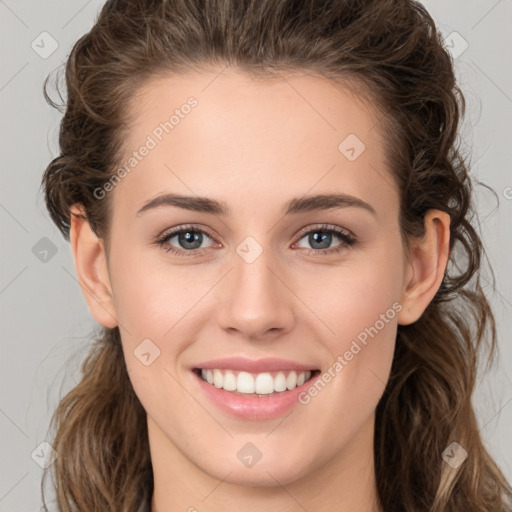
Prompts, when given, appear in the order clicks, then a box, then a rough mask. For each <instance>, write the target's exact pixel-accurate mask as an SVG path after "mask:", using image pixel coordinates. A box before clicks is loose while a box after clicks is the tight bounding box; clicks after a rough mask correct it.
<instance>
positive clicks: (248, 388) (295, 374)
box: [192, 368, 320, 398]
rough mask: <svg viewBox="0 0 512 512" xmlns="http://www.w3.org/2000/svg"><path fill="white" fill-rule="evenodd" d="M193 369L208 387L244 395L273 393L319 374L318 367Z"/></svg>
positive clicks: (269, 394)
mask: <svg viewBox="0 0 512 512" xmlns="http://www.w3.org/2000/svg"><path fill="white" fill-rule="evenodd" d="M192 371H193V372H194V373H195V374H196V375H197V376H198V377H199V378H200V379H201V380H202V381H204V382H205V383H207V384H209V385H210V386H211V387H214V388H217V389H222V390H224V391H227V392H229V393H231V394H233V395H239V396H243V397H257V398H264V397H273V396H279V395H283V394H287V392H289V391H293V390H295V389H296V388H299V387H302V386H303V385H304V384H306V383H307V382H309V381H311V380H313V379H314V378H315V377H317V376H318V375H319V374H320V370H319V369H312V370H305V371H295V370H278V371H268V372H259V373H252V372H246V371H241V370H232V369H223V368H213V369H210V368H208V369H205V368H193V369H192Z"/></svg>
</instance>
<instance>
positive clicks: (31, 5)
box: [0, 0, 512, 512]
mask: <svg viewBox="0 0 512 512" xmlns="http://www.w3.org/2000/svg"><path fill="white" fill-rule="evenodd" d="M102 5H103V1H102V0H88V1H86V0H67V1H65V2H64V1H60V2H58V1H56V0H46V1H43V0H37V1H36V0H25V1H23V0H20V1H14V0H0V34H1V36H0V37H1V62H2V65H1V67H0V74H1V75H0V103H1V130H2V132H1V153H0V155H1V180H2V181H1V188H0V227H1V240H2V243H1V265H0V311H1V319H0V321H1V325H0V332H1V336H2V357H1V359H0V365H1V366H0V379H1V383H0V390H1V396H0V429H1V436H0V450H1V451H0V461H1V479H0V512H22V511H29V510H30V511H34V510H39V507H40V505H41V500H40V479H41V474H42V469H41V467H40V465H41V464H44V461H47V460H50V459H49V458H48V457H47V455H48V454H49V453H51V451H50V447H49V446H48V445H46V444H44V443H45V442H46V437H45V436H46V434H47V429H48V423H49V419H50V416H51V413H52V412H53V410H54V409H55V406H56V404H57V403H58V398H59V396H60V395H61V394H62V393H64V392H65V391H67V390H68V389H69V388H70V387H71V386H73V385H74V384H75V383H76V382H77V380H78V376H79V374H78V367H79V363H80V361H81V359H82V358H83V355H84V354H85V353H86V350H87V348H88V343H89V341H90V339H91V333H92V332H93V330H94V329H95V327H96V324H95V322H94V321H93V319H92V317H91V316H90V314H89V310H88V308H87V305H86V302H85V299H84V297H83V295H82V292H81V290H80V288H79V285H78V282H77V280H76V275H75V270H74V264H73V260H72V255H71V249H70V246H69V243H67V242H66V241H65V240H64V239H63V238H62V236H61V235H60V233H59V231H58V230H57V229H56V227H55V226H54V225H53V224H52V222H51V221H50V218H49V216H48V214H47V212H46V209H45V206H44V200H43V197H42V194H40V193H39V185H40V181H41V176H42V174H43V171H44V169H45V167H46V165H47V164H48V163H49V161H50V160H51V159H52V158H53V157H55V156H56V155H57V154H58V145H57V136H58V123H59V121H60V117H61V116H60V114H59V113H58V112H57V111H56V110H54V109H52V108H50V107H49V106H48V105H47V103H46V102H45V100H44V98H43V94H42V84H43V81H44V79H45V77H46V76H47V74H48V73H49V72H51V71H52V70H54V69H56V68H57V67H59V66H61V65H62V64H63V62H65V60H66V57H67V55H68V54H69V52H70V50H71V48H72V46H73V44H74V43H75V41H76V40H77V39H78V38H79V37H80V36H81V35H82V34H83V33H85V32H86V31H88V30H89V28H90V27H91V26H92V24H93V22H94V20H95V17H96V15H97V13H98V11H99V9H100V7H101V6H102ZM425 5H426V7H427V8H428V10H429V11H430V13H431V14H432V16H433V17H434V19H435V20H436V23H437V24H438V27H439V28H440V30H441V31H442V33H443V36H445V37H446V40H447V44H448V46H449V47H450V48H451V51H452V54H453V56H454V60H455V63H456V72H457V76H458V80H459V85H460V86H461V88H462V90H463V92H464V94H465V97H466V100H467V114H466V117H465V120H464V124H463V126H462V130H461V136H462V138H463V144H464V147H465V148H466V149H467V150H468V151H470V152H471V155H472V157H471V161H470V163H471V164H472V173H473V175H475V176H476V177H477V178H478V179H480V180H481V181H483V182H484V183H486V184H487V185H489V186H491V187H492V188H493V189H494V190H495V191H496V193H497V195H498V198H499V206H498V205H497V204H496V200H495V198H494V196H493V195H492V194H491V193H490V192H489V191H488V190H487V189H486V188H485V187H477V191H476V193H477V204H478V212H479V215H480V220H481V229H482V235H483V237H484V240H485V243H486V246H487V252H488V255H489V258H490V260H491V263H492V265H493V267H494V271H495V276H496V289H495V290H493V289H492V287H491V285H490V282H491V281H490V278H489V277H486V278H485V280H484V283H485V286H486V290H487V291H488V292H489V296H490V299H491V301H492V304H493V306H494V309H495V314H496V318H497V321H498V329H499V343H500V359H499V364H498V365H497V366H495V367H494V368H493V369H492V371H491V372H489V373H487V374H485V375H483V379H481V381H480V382H479V385H478V389H477V393H476V395H475V401H474V402H475V409H476V412H477V415H478V423H479V426H480V430H481V433H482V436H483V438H484V441H485V443H486V445H487V447H488V449H489V450H490V452H491V454H492V455H493V456H494V457H495V459H496V460H497V461H498V463H499V464H500V466H501V467H502V469H503V471H504V472H505V475H506V477H507V478H508V479H509V481H510V480H512V457H511V455H512V437H511V436H510V432H511V425H512V378H511V377H510V375H511V373H512V347H511V335H510V332H511V331H512V272H511V263H512V261H511V257H510V253H511V250H512V229H511V220H512V173H511V171H510V149H511V147H512V144H511V143H512V135H511V128H512V126H511V125H512V115H511V114H512V72H511V65H510V60H508V61H507V58H508V56H509V55H510V53H511V50H512V31H511V30H510V22H511V21H512V2H511V0H498V1H496V0H478V1H477V0H471V1H469V0H450V1H449V2H447V1H445V0H429V1H428V2H425ZM52 97H54V98H56V95H55V94H53V96H52ZM41 443H43V444H41ZM45 454H46V455H45ZM469 456H471V454H469ZM42 461H43V462H42Z"/></svg>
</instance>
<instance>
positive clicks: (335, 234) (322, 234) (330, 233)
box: [297, 224, 356, 255]
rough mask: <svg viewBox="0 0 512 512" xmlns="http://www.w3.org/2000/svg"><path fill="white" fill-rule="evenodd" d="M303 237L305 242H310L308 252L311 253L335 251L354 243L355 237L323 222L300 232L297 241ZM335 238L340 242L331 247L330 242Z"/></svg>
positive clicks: (330, 252)
mask: <svg viewBox="0 0 512 512" xmlns="http://www.w3.org/2000/svg"><path fill="white" fill-rule="evenodd" d="M303 239H306V241H307V243H308V244H310V246H311V249H310V250H309V251H308V254H312V255H318V254H332V253H337V252H339V251H341V250H343V249H346V248H348V247H350V246H353V245H354V244H355V243H356V237H355V236H354V235H353V234H352V233H350V232H349V231H347V230H345V229H342V228H339V227H334V226H329V225H325V224H324V225H320V226H315V227H314V228H313V229H309V230H308V231H306V232H305V233H302V236H301V238H300V239H299V242H300V240H303ZM336 239H338V240H340V242H339V243H338V244H337V245H335V246H334V247H332V243H333V241H335V240H336ZM297 243H298V242H297ZM306 249H307V248H306Z"/></svg>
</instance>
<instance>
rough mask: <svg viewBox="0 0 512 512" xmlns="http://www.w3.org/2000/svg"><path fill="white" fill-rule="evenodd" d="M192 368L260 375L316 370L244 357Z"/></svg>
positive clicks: (296, 364) (275, 361) (269, 359)
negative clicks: (280, 371) (282, 371)
mask: <svg viewBox="0 0 512 512" xmlns="http://www.w3.org/2000/svg"><path fill="white" fill-rule="evenodd" d="M194 368H198V369H205V370H208V369H210V370H213V369H216V368H217V369H219V370H220V369H225V370H241V371H245V372H249V373H262V372H272V371H279V370H295V371H300V372H306V371H308V370H310V371H313V370H316V369H317V368H315V367H314V366H313V365H310V364H301V363H296V362H295V361H289V360H286V359H276V358H273V357H272V358H267V359H257V360H254V359H246V358H244V357H225V358H221V359H212V360H211V361H204V362H202V363H198V364H197V365H195V366H194Z"/></svg>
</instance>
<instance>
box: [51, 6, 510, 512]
mask: <svg viewBox="0 0 512 512" xmlns="http://www.w3.org/2000/svg"><path fill="white" fill-rule="evenodd" d="M225 66H236V67H237V68H238V69H241V70H244V71H246V72H251V73H253V74H254V76H258V75H264V74H267V75H272V74H277V73H282V72H286V71H308V72H310V73H314V74H316V75H318V76H321V77H325V78H328V79H331V80H337V81H340V83H342V84H344V85H346V86H350V87H353V86H354V84H358V86H357V93H358V94H364V95H365V98H366V99H367V100H369V101H371V104H372V105H374V106H375V108H377V109H379V112H381V115H380V116H379V117H380V124H381V126H380V127H379V128H380V129H382V130H383V132H384V133H385V136H386V157H387V160H388V162H389V167H390V169H391V170H392V172H393V173H394V176H395V178H396V181H397V183H398V184H399V191H400V227H401V232H402V237H403V240H404V243H405V246H407V243H408V240H409V239H410V237H412V236H418V235H421V234H422V232H423V219H424V215H425V213H426V212H427V211H428V210H429V209H431V208H436V209H440V210H443V211H445V212H447V213H449V215H450V218H451V226H450V235H451V240H450V261H449V264H448V268H447V271H446V273H445V276H444V279H443V282H442V285H441V287H440V288H439V290H438V292H437V294H436V296H435V297H434V299H433V300H432V302H431V303H430V304H429V306H428V307H427V309H426V310H425V312H424V314H423V315H422V316H421V318H419V319H418V320H417V321H416V322H415V323H413V324H411V325H407V326H399V327H398V334H397V340H396V350H395V355H394V361H393V366H392V370H391V376H390V379H389V382H388V385H387V388H386V390H385V392H384V395H383V397H382V399H381V401H380V402H379V405H378V407H377V415H376V425H375V442H374V451H375V464H376V468H375V471H376V479H377V488H378V494H379V499H380V503H381V506H382V508H383V510H384V511H386V512H397V511H407V512H411V511H430V512H441V511H455V510H457V511H464V512H473V511H474V512H476V511H478V512H484V511H485V512H504V511H505V510H507V505H506V504H505V501H506V500H508V498H509V497H510V496H511V495H512V490H511V488H510V485H509V484H508V483H507V481H506V480H505V478H504V477H503V475H502V473H501V472H500V470H499V469H498V468H497V466H496V464H495V463H494V462H493V460H492V459H491V457H490V456H489V454H488V452H487V451H486V449H485V448H484V446H483V444H482V440H481V437H480V435H479V431H478V426H477V422H476V419H475V414H474V411H473V408H472V405H471V397H472V392H473V388H474V386H475V379H476V368H477V360H478V358H479V357H481V348H486V349H487V354H488V355H489V360H491V358H492V357H491V356H492V355H493V354H495V351H496V328H495V320H494V317H493V314H492V311H491V308H490V305H489V302H488V299H487V298H486V296H485V294H484V292H483V289H482V286H481V281H480V273H481V263H482V262H483V259H484V256H485V251H484V248H483V246H482V242H481V239H480V237H479V235H478V232H477V224H476V222H477V220H476V219H477V218H476V216H475V213H474V210H473V203H472V193H473V185H472V182H471V179H470V176H469V174H468V166H467V163H466V161H465V158H464V157H463V156H462V155H461V152H460V150H459V148H458V147H457V145H456V136H457V130H458V125H459V120H460V118H461V117H462V116H463V114H464V109H465V102H464V96H463V94H462V92H461V90H460V89H459V87H458V85H457V83H456V79H455V75H454V70H453V61H452V59H451V57H450V55H449V53H448V51H447V49H446V48H445V47H444V44H443V39H442V37H441V35H440V34H439V32H438V31H437V28H436V26H435V23H434V21H433V19H432V18H431V16H430V15H429V14H428V12H427V11H426V9H425V8H424V7H423V6H422V5H421V4H420V3H419V2H416V1H414V0H359V1H348V0H347V1H346V0H327V1H326V0H302V1H298V0H297V1H285V0H159V1H157V0H110V1H108V2H107V3H106V4H105V5H104V7H103V9H102V10H101V13H100V14H99V17H98V19H97V20H96V23H95V25H94V26H93V28H92V29H91V30H90V31H89V32H88V33H87V34H85V35H84V36H83V37H81V38H80V39H79V40H78V41H77V42H76V44H75V45H74V47H73V49H72V51H71V54H70V55H69V59H68V61H67V63H66V70H65V78H66V88H67V98H66V102H65V107H66V108H65V113H64V116H63V119H62V122H61V126H60V138H59V143H60V154H59V156H57V157H56V158H54V159H53V160H52V161H51V163H50V164H49V165H48V167H47V169H46V171H45V173H44V177H43V183H42V186H43V187H44V192H45V197H46V204H47V207H48V210H49V212H50V215H51V217H52V219H53V221H54V222H55V224H56V225H57V226H58V228H59V229H60V230H61V232H62V234H63V236H64V237H65V238H66V239H68V240H69V232H68V231H69V225H70V208H71V206H72V205H73V204H77V203H78V204H81V205H83V207H84V208H85V216H86V218H87V220H88V222H89V223H90V225H91V227H92V229H93V230H94V231H95V233H96V234H97V235H98V236H100V237H102V238H103V239H104V241H105V242H108V236H109V227H110V213H111V212H110V210H109V208H110V207H111V203H110V201H109V198H108V197H107V198H105V199H103V200H98V199H97V198H96V197H95V195H94V190H95V189H97V188H98V187H101V186H102V185H103V184H104V183H105V182H106V181H107V180H108V179H109V178H111V176H112V175H113V173H114V171H115V170H116V169H117V166H118V165H119V163H120V162H121V158H122V153H123V150H124V147H123V140H124V137H123V133H124V130H126V129H128V128H127V127H128V126H129V123H128V117H127V116H128V113H127V108H126V106H127V105H129V102H130V99H132V98H133V97H134V95H135V94H136V93H137V91H138V90H140V87H141V86H142V85H143V84H144V83H146V81H147V80H150V79H151V78H152V77H156V76H165V75H166V74H170V73H176V74H179V73H180V72H183V71H186V70H188V69H195V70H201V69H210V70H211V69H218V70H219V71H220V70H221V69H222V68H223V67H225ZM49 78H50V77H48V78H47V80H46V82H45V87H44V94H45V97H46V99H47V101H49V102H50V103H51V104H52V105H53V106H54V107H57V108H59V106H60V105H58V104H57V103H55V102H53V101H52V100H51V99H50V97H49V96H48V94H47V86H48V79H49ZM62 106H64V105H62ZM489 268H490V267H489ZM491 274H492V270H491ZM82 370H83V376H82V380H81V381H80V382H79V384H78V385H77V386H76V387H74V388H73V389H72V390H71V391H70V392H69V393H68V394H67V395H66V396H65V397H64V398H63V399H62V401H61V402H60V404H59V406H58V408H57V410H56V411H55V414H54V416H53V418H52V423H51V427H53V428H54V429H55V437H54V439H53V443H52V444H53V447H54V448H55V450H57V452H58V454H59V457H58V458H57V460H56V461H55V463H54V464H53V466H52V467H51V471H52V476H53V478H54V480H55V488H56V493H57V495H56V498H57V502H58V506H59V510H60V511H63V512H64V511H65V512H68V511H71V510H79V511H83V512H93V511H98V512H100V511H101V512H104V511H106V510H110V511H128V510H129V511H136V510H139V509H140V508H141V507H143V506H144V505H145V504H147V503H148V502H149V501H148V500H149V498H150V496H151V492H152V488H151V486H152V478H151V461H150V455H149V445H148V438H147V424H146V414H145V411H144V409H143V407H142V405H141V404H140V402H139V401H138V399H137V397H136V395H135V393H134V391H133V388H132V386H131V383H130V379H129V377H128V373H127V370H126V365H125V362H124V358H123V353H122V350H121V340H120V334H119V330H118V328H114V329H107V328H104V329H103V333H102V335H101V336H98V337H97V339H96V340H95V342H94V345H93V347H92V349H91V351H90V354H89V356H88V357H87V359H86V360H85V362H84V364H83V367H82ZM454 441H455V442H457V443H458V444H459V445H460V446H461V447H463V448H464V449H465V450H466V452H467V453H468V457H467V459H466V460H465V461H464V462H463V463H462V464H461V465H460V467H458V468H457V469H454V468H452V467H451V465H449V464H447V463H446V462H445V461H444V460H443V457H442V454H443V452H444V450H445V449H446V448H447V447H449V445H450V444H451V443H452V442H454ZM148 475H149V476H148ZM44 476H45V477H46V473H45V475H44ZM43 483H44V478H43ZM43 501H44V490H43Z"/></svg>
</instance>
